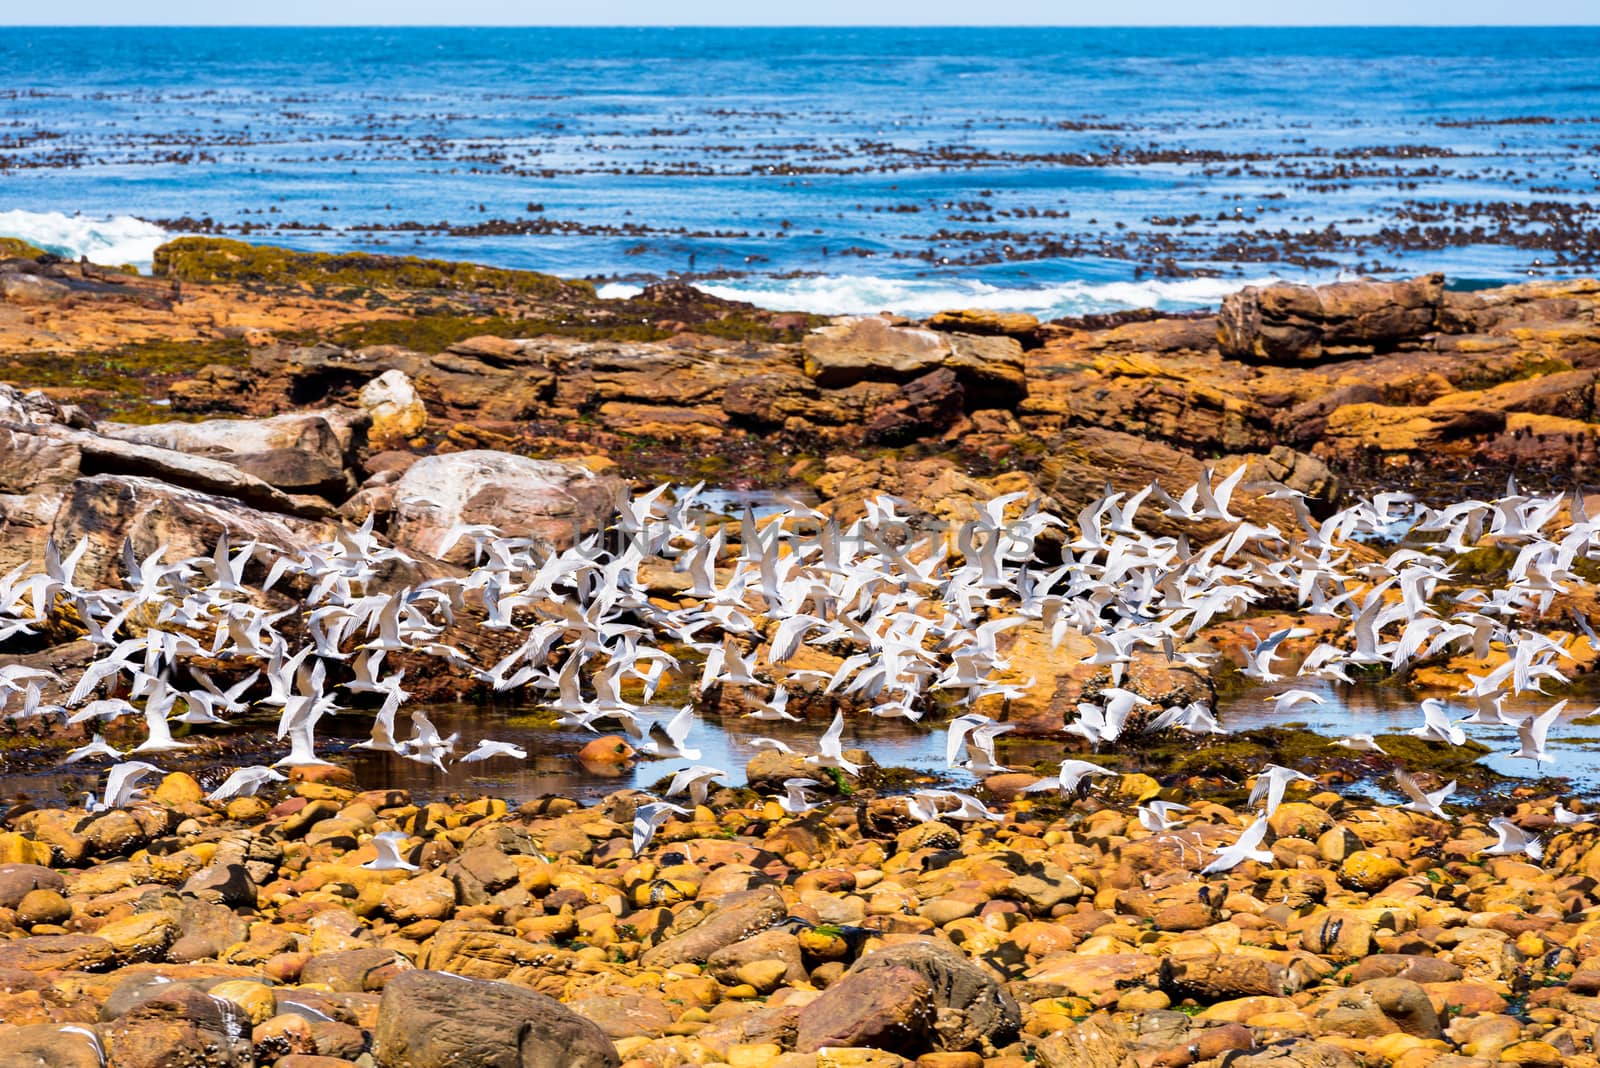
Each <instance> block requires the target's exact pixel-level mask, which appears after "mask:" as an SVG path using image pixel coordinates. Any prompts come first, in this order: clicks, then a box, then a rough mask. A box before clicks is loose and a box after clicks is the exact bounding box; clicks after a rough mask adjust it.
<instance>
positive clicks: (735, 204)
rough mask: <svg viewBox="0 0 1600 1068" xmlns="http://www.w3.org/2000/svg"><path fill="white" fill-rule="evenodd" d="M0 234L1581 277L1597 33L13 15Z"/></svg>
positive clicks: (1002, 293)
mask: <svg viewBox="0 0 1600 1068" xmlns="http://www.w3.org/2000/svg"><path fill="white" fill-rule="evenodd" d="M0 75H3V76H0V86H3V87H4V88H0V234H11V235H15V236H24V237H29V238H32V239H34V240H37V241H42V242H44V243H46V244H47V245H49V246H50V247H52V248H54V249H57V250H59V251H62V252H65V253H70V254H76V253H80V252H81V253H87V254H88V255H90V257H91V258H93V259H98V260H102V261H106V262H135V263H138V262H141V261H147V260H148V258H149V254H150V250H151V249H152V248H153V247H154V245H155V244H156V243H158V242H159V241H160V240H162V239H163V238H164V237H165V236H166V235H167V234H168V233H171V232H193V231H201V232H219V233H226V234H231V235H233V236H240V237H243V238H244V239H246V240H253V241H261V242H271V243H276V244H284V245H290V246H293V247H299V248H307V249H347V248H365V249H371V250H376V251H392V252H397V253H418V254H425V255H432V256H444V257H451V258H462V259H471V260H477V261H481V262H488V263H495V264H504V265H510V266H518V267H529V268H536V269H540V270H547V271H552V272H555V273H558V274H563V275H568V276H581V277H592V278H596V279H599V280H601V281H603V282H606V283H609V284H611V286H612V287H613V288H612V289H611V290H609V291H611V292H625V291H626V287H627V286H629V285H636V284H639V283H640V282H641V281H644V280H648V279H652V278H661V277H666V276H670V275H686V276H688V277H691V278H694V279H696V280H697V281H698V284H701V285H704V286H706V287H707V288H711V289H713V290H714V291H716V292H719V293H724V294H726V295H729V296H738V297H744V298H746V299H754V300H757V301H758V302H761V303H766V304H768V305H771V306H778V307H802V308H808V309H814V310H819V311H861V310H875V309H878V308H894V309H896V310H900V311H907V312H918V311H929V310H933V309H936V308H942V307H949V306H952V305H973V304H982V305H988V306H993V307H1004V308H1022V309H1027V310H1032V311H1035V312H1041V313H1044V314H1074V313H1082V312H1087V311H1096V310H1104V309H1108V308H1116V307H1126V306H1130V305H1147V304H1155V305H1160V306H1166V307H1184V306H1198V305H1204V304H1207V303H1210V302H1213V301H1215V300H1216V299H1217V298H1218V296H1219V295H1220V294H1221V293H1224V292H1227V291H1229V290H1231V289H1233V288H1236V287H1237V286H1238V285H1239V284H1240V282H1241V280H1247V279H1259V278H1266V277H1296V278H1302V277H1309V278H1319V279H1321V278H1332V277H1337V276H1340V275H1345V274H1350V273H1356V272H1360V273H1370V274H1378V275H1397V274H1410V273H1415V272H1418V271H1423V270H1443V271H1446V272H1447V273H1448V274H1449V275H1450V276H1451V277H1452V279H1453V280H1454V281H1456V282H1458V283H1460V284H1482V283H1486V282H1494V281H1505V280H1511V279H1517V278H1524V277H1527V276H1528V275H1530V274H1535V275H1563V274H1588V273H1595V271H1596V270H1597V260H1600V236H1597V235H1600V226H1596V225H1595V224H1596V221H1597V218H1596V216H1597V214H1600V30H1597V29H1481V30H1480V29H1393V28H1383V29H1333V30H1329V29H1316V30H1307V29H1216V30H1193V29H1173V30H1150V29H1141V30H1103V29H1096V30H1083V29H1049V30H1041V29H987V30H975V29H918V30H903V29H848V30H846V29H839V30H818V29H676V30H674V29H562V30H550V29H381V30H380V29H123V28H118V29H109V28H108V29H73V30H52V29H37V30H35V29H8V30H6V31H5V32H4V33H3V34H0Z"/></svg>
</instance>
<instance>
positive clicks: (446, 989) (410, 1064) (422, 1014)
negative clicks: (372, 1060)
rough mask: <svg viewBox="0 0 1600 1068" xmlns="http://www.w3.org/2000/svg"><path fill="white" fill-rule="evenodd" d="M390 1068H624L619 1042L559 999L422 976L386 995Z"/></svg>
mask: <svg viewBox="0 0 1600 1068" xmlns="http://www.w3.org/2000/svg"><path fill="white" fill-rule="evenodd" d="M374 1044H375V1046H376V1054H377V1062H378V1064H379V1065H381V1066H383V1068H448V1066H455V1065H467V1064H470V1065H476V1066H481V1068H616V1066H617V1065H618V1064H619V1063H620V1058H618V1056H617V1052H616V1050H615V1048H614V1047H613V1046H612V1044H611V1040H610V1039H609V1038H607V1037H606V1035H605V1032H603V1031H602V1030H601V1029H600V1028H599V1027H598V1026H597V1025H595V1024H594V1023H592V1022H591V1021H589V1020H586V1019H584V1018H583V1017H582V1016H579V1015H578V1014H577V1013H575V1012H573V1011H572V1010H571V1009H568V1008H567V1007H566V1006H564V1005H562V1004H561V1003H560V1002H558V1001H556V1000H555V999H554V998H548V997H545V996H544V995H542V994H537V993H534V992H533V991H531V990H523V989H520V988H518V987H514V986H510V985H508V984H505V983H490V982H484V981H481V980H474V979H463V978H461V977H459V976H454V975H448V974H445V973H442V972H429V971H415V972H408V973H406V974H405V975H402V976H399V977H397V978H396V979H394V980H393V981H392V982H390V983H389V985H388V986H386V987H385V988H384V991H383V999H382V1001H381V1002H380V1003H379V1007H378V1022H377V1028H376V1030H375V1033H374Z"/></svg>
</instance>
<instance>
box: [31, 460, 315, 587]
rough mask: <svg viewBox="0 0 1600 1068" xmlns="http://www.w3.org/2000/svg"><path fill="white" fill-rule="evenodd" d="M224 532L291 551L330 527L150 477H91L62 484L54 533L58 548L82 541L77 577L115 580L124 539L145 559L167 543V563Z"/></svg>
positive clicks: (200, 551) (206, 549)
mask: <svg viewBox="0 0 1600 1068" xmlns="http://www.w3.org/2000/svg"><path fill="white" fill-rule="evenodd" d="M224 529H226V530H227V531H228V537H229V539H230V541H231V543H232V544H233V545H234V546H236V547H242V546H243V545H245V544H246V543H247V542H252V541H254V542H257V543H259V544H261V545H264V546H269V547H272V548H276V549H282V550H287V551H290V552H293V551H296V550H298V549H301V548H304V547H307V546H310V545H314V544H316V543H318V542H322V541H326V540H327V539H328V538H329V537H331V536H332V527H331V526H329V525H328V524H325V523H318V522H312V521H310V520H306V519H300V518H296V517H294V516H288V515H281V514H273V513H271V512H265V511H261V510H260V509H256V508H252V507H250V506H248V505H246V504H241V503H240V502H239V501H237V500H232V499H230V498H228V497H223V496H218V495H215V494H210V493H200V492H196V491H194V490H189V489H183V488H180V487H177V486H172V485H168V484H167V483H165V482H160V481H157V480H156V479H153V478H137V477H132V476H125V475H94V476H92V477H89V478H80V479H77V480H76V481H74V482H73V483H72V485H71V486H70V487H69V488H68V492H67V496H66V499H65V500H64V501H63V502H62V506H61V511H60V512H59V514H58V515H57V516H56V518H55V523H54V527H53V530H52V533H53V534H54V536H55V539H56V544H57V545H60V546H64V547H65V548H64V549H63V552H65V551H66V550H67V549H70V548H71V547H72V546H74V545H76V544H77V543H78V539H79V538H87V539H88V540H89V547H88V549H87V550H86V551H85V553H84V556H83V560H82V562H81V563H80V564H79V567H78V572H77V577H78V580H79V581H80V582H87V581H94V582H97V583H102V584H112V585H114V584H116V583H117V582H119V581H120V578H118V577H117V576H120V575H121V569H122V558H121V553H122V543H123V541H124V539H127V540H130V541H131V542H132V543H133V549H134V552H135V553H136V554H138V555H139V556H141V557H143V556H145V555H147V554H149V553H152V552H154V551H155V550H156V549H157V548H158V547H159V546H161V545H166V546H167V556H166V559H168V560H179V559H182V558H184V557H188V556H207V555H210V553H211V551H212V549H213V548H214V546H215V545H216V541H217V537H218V535H219V534H220V533H221V532H222V531H223V530H224Z"/></svg>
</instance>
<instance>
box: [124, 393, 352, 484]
mask: <svg viewBox="0 0 1600 1068" xmlns="http://www.w3.org/2000/svg"><path fill="white" fill-rule="evenodd" d="M369 423H370V418H369V417H368V416H367V415H366V414H365V413H364V412H361V411H359V410H354V409H348V408H344V409H333V410H328V411H321V412H292V413H289V414H287V415H278V416H272V417H270V418H267V419H206V420H202V421H200V422H195V423H151V424H145V425H137V426H134V425H129V424H126V423H99V424H97V425H96V427H95V431H96V432H97V433H99V434H100V435H102V436H104V437H109V438H114V439H116V440H118V441H125V442H130V443H132V444H136V445H148V446H153V447H156V448H161V449H167V450H171V451H175V452H181V453H187V454H189V455H192V456H204V457H212V458H215V459H220V460H225V461H227V462H228V463H230V464H232V465H233V466H234V467H237V468H238V469H239V470H241V471H243V472H245V473H246V474H248V475H252V476H254V477H255V478H258V479H260V480H261V481H262V482H265V483H266V484H268V485H269V486H272V487H274V488H275V489H279V490H283V491H284V492H286V493H315V494H320V495H322V496H325V497H329V498H331V499H333V500H343V499H344V498H345V497H347V496H349V494H350V492H351V491H352V490H354V489H355V481H356V480H355V476H354V474H353V469H354V468H355V466H356V464H357V463H358V457H359V454H360V453H361V452H362V451H363V450H364V449H365V447H366V436H367V427H368V425H369Z"/></svg>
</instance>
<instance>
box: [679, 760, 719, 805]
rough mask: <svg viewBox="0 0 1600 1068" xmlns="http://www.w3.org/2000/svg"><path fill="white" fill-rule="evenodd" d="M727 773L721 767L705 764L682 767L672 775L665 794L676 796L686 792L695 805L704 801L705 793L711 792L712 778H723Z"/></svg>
mask: <svg viewBox="0 0 1600 1068" xmlns="http://www.w3.org/2000/svg"><path fill="white" fill-rule="evenodd" d="M727 775H728V773H727V772H725V771H723V770H722V769H721V768H713V767H710V766H708V765H705V764H696V765H694V766H693V767H688V768H684V769H683V770H682V771H680V772H678V773H677V774H676V775H674V776H673V777H672V782H671V784H670V785H668V787H667V796H668V797H676V796H677V795H678V794H682V793H687V794H688V795H689V800H691V801H693V802H694V803H695V804H696V805H703V804H705V803H706V795H707V794H708V793H710V792H711V783H712V780H714V779H723V778H726V777H727Z"/></svg>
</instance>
